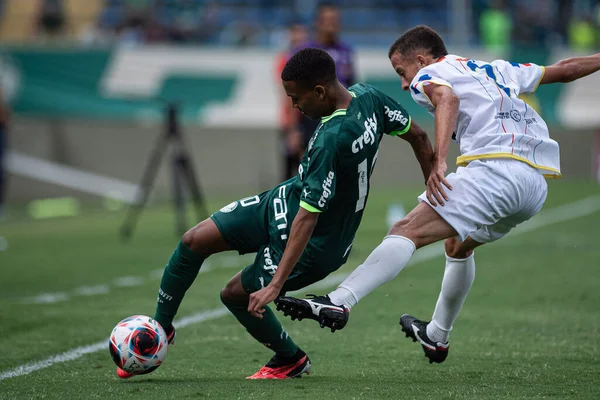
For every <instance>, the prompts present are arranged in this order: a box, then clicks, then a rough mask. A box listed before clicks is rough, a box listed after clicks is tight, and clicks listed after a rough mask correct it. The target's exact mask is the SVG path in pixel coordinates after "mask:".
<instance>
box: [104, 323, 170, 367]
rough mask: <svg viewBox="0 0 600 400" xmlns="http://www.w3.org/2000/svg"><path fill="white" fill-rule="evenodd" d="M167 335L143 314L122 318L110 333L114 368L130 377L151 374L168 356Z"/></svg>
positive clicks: (109, 347)
mask: <svg viewBox="0 0 600 400" xmlns="http://www.w3.org/2000/svg"><path fill="white" fill-rule="evenodd" d="M167 347H168V343H167V334H166V333H165V330H164V329H163V328H162V326H160V324H159V323H158V322H156V321H155V320H153V319H152V318H150V317H146V316H145V315H134V316H132V317H128V318H125V319H124V320H123V321H121V322H119V323H118V324H117V326H115V327H114V329H113V330H112V333H111V334H110V341H109V343H108V350H109V351H110V355H111V357H112V359H113V361H114V362H115V364H117V367H119V368H121V369H122V370H124V371H126V372H129V373H131V374H135V375H137V374H142V373H144V374H147V373H149V372H152V371H154V370H155V369H156V368H158V367H159V366H160V364H162V362H163V361H164V360H165V358H166V357H167Z"/></svg>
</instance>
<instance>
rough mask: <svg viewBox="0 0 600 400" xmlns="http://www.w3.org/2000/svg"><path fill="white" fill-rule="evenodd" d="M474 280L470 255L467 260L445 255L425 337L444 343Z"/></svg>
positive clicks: (472, 259)
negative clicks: (436, 299)
mask: <svg viewBox="0 0 600 400" xmlns="http://www.w3.org/2000/svg"><path fill="white" fill-rule="evenodd" d="M474 280H475V259H474V255H473V254H472V255H471V256H470V257H468V258H464V259H456V258H451V257H448V256H447V255H446V270H445V271H444V279H443V280H442V291H441V292H440V296H439V297H438V301H437V304H436V305H435V311H434V312H433V317H432V319H431V323H430V324H429V325H427V336H428V337H429V338H430V339H431V340H433V341H434V342H441V343H446V342H447V341H448V336H449V334H450V331H451V330H452V325H453V324H454V321H456V317H458V313H459V312H460V310H461V308H462V305H463V303H464V302H465V299H466V298H467V294H468V293H469V289H471V285H473V281H474Z"/></svg>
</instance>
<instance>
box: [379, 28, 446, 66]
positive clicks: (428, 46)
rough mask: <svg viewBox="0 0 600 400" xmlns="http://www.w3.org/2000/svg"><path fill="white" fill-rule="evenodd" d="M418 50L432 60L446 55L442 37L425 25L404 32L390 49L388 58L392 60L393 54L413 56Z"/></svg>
mask: <svg viewBox="0 0 600 400" xmlns="http://www.w3.org/2000/svg"><path fill="white" fill-rule="evenodd" d="M418 50H425V51H427V52H429V54H431V56H432V57H433V58H440V57H443V56H445V55H448V50H446V45H445V44H444V41H443V40H442V37H441V36H440V35H439V34H438V33H437V32H436V31H434V30H433V29H431V28H430V27H428V26H426V25H417V26H415V27H414V28H411V29H409V30H407V31H406V32H404V33H403V34H402V36H400V37H399V38H398V40H396V41H395V42H394V44H392V47H390V51H389V52H388V57H389V58H392V55H393V54H394V53H395V52H399V53H400V54H405V55H409V54H414V53H415V52H416V51H418Z"/></svg>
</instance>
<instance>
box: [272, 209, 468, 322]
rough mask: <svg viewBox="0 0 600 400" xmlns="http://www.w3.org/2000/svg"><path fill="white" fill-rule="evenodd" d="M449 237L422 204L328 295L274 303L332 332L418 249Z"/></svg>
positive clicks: (439, 220)
mask: <svg viewBox="0 0 600 400" xmlns="http://www.w3.org/2000/svg"><path fill="white" fill-rule="evenodd" d="M451 236H456V230H454V228H452V226H450V224H448V223H447V222H446V221H445V220H444V219H442V218H441V217H440V215H439V214H438V213H436V212H435V211H433V210H432V209H431V207H430V206H429V205H428V204H424V203H421V204H419V205H418V206H417V207H416V208H415V209H414V210H412V211H411V212H410V213H409V214H408V215H407V216H406V217H405V218H404V219H402V220H401V221H399V222H397V223H396V224H394V226H393V227H392V229H391V230H390V232H389V234H388V236H386V237H385V238H384V239H383V242H382V243H381V244H380V245H379V246H378V247H377V248H376V249H375V250H373V252H372V253H371V254H370V255H369V257H367V259H366V260H365V262H364V263H363V264H361V265H360V266H359V267H358V268H356V269H355V270H354V271H353V272H352V273H351V274H350V275H349V276H348V277H347V278H346V279H345V280H344V281H343V282H342V283H341V284H340V286H339V287H338V288H337V289H336V290H334V291H333V292H331V293H329V295H327V296H319V297H314V298H311V299H294V298H289V297H288V298H283V299H278V300H277V301H276V304H277V305H278V306H279V308H281V309H282V310H283V308H284V306H286V309H285V310H283V311H284V312H286V313H288V314H290V315H293V316H295V317H296V318H298V317H301V318H311V319H315V320H317V321H319V322H320V324H321V327H324V326H327V327H329V328H331V329H332V332H333V331H335V330H336V329H337V330H339V329H342V328H343V327H344V326H345V325H346V322H347V321H348V317H349V312H350V309H351V308H352V307H353V306H354V305H356V303H357V302H358V301H359V300H361V299H362V298H363V297H365V296H366V295H367V294H369V293H371V292H372V291H373V290H375V289H376V288H378V287H379V286H381V285H383V284H384V283H386V282H389V281H391V280H392V279H394V278H395V277H396V276H397V275H398V274H399V273H400V271H402V269H403V268H404V267H405V266H406V264H407V263H408V261H409V260H410V258H411V256H412V254H413V253H414V251H415V250H416V249H417V248H419V247H423V246H426V245H428V244H431V243H434V242H436V241H438V240H442V239H445V238H448V237H451ZM298 310H300V311H298ZM291 311H295V312H291Z"/></svg>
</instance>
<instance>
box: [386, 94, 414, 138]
mask: <svg viewBox="0 0 600 400" xmlns="http://www.w3.org/2000/svg"><path fill="white" fill-rule="evenodd" d="M380 94H381V98H382V100H383V104H384V106H383V110H384V112H385V116H384V121H383V127H384V133H387V134H388V135H390V136H398V135H403V134H405V133H406V132H408V130H409V129H410V123H411V119H410V115H409V114H408V112H407V111H406V110H405V109H404V107H402V106H401V105H400V104H399V103H398V102H397V101H396V100H394V99H392V98H391V97H390V96H388V95H386V94H384V93H383V92H380Z"/></svg>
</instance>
